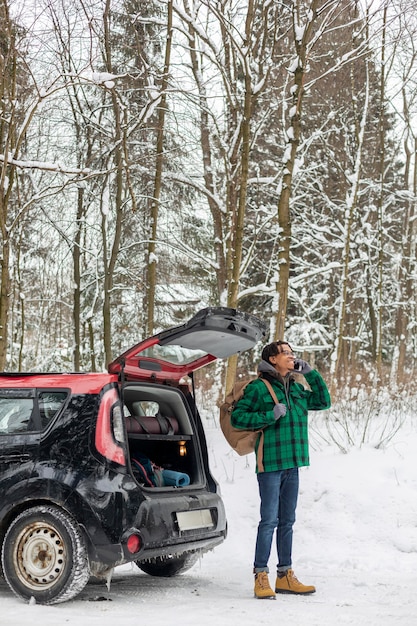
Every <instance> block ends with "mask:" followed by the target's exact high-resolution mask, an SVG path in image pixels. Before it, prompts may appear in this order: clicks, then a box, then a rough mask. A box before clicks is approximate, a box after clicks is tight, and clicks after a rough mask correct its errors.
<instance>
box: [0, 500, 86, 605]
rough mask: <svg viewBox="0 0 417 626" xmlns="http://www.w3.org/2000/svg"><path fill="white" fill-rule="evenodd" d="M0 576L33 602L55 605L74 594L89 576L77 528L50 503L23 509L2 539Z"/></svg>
mask: <svg viewBox="0 0 417 626" xmlns="http://www.w3.org/2000/svg"><path fill="white" fill-rule="evenodd" d="M2 566H3V574H4V577H5V579H6V581H7V583H8V585H9V587H10V588H11V590H12V591H13V593H14V594H15V595H16V596H18V597H20V598H23V599H24V600H30V599H31V598H33V599H34V601H35V602H36V603H37V604H57V603H59V602H65V601H67V600H70V599H71V598H73V597H74V596H76V595H77V594H78V593H80V591H81V590H82V589H83V588H84V587H85V585H86V584H87V582H88V580H89V577H90V569H89V565H88V554H87V549H86V545H85V540H84V536H83V534H82V531H81V529H80V528H79V526H78V525H77V524H76V522H75V521H74V520H73V518H72V517H71V516H70V515H68V513H66V512H65V511H63V510H61V509H59V508H57V507H55V506H51V505H44V506H43V505H40V506H35V507H32V508H30V509H27V510H26V511H23V513H21V514H20V515H19V516H18V517H16V519H14V520H13V522H12V523H11V524H10V526H9V528H8V530H7V532H6V535H5V537H4V541H3V549H2Z"/></svg>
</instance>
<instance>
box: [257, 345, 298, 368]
mask: <svg viewBox="0 0 417 626" xmlns="http://www.w3.org/2000/svg"><path fill="white" fill-rule="evenodd" d="M281 346H289V348H290V350H291V351H292V348H291V346H290V344H289V343H288V341H273V342H272V343H268V344H267V345H266V346H265V347H264V349H263V350H262V355H261V357H262V360H263V361H266V362H267V363H269V357H270V356H275V355H276V354H280V352H282V347H281Z"/></svg>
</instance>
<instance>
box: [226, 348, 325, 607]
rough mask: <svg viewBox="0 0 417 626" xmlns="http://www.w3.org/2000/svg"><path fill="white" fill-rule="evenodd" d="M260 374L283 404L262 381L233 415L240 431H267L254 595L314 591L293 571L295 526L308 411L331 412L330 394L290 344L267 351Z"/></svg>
mask: <svg viewBox="0 0 417 626" xmlns="http://www.w3.org/2000/svg"><path fill="white" fill-rule="evenodd" d="M258 371H259V376H260V378H265V379H267V380H269V381H270V383H271V385H272V387H273V389H274V391H275V394H276V396H277V399H278V404H275V403H274V400H273V399H272V396H271V394H270V393H269V391H268V389H267V387H266V385H265V384H264V383H263V382H262V380H260V378H258V379H256V380H254V381H252V382H251V383H249V385H247V387H246V388H245V392H244V395H243V397H242V398H241V399H240V400H239V401H238V402H237V403H236V406H235V408H234V410H233V412H232V417H231V421H232V425H233V426H234V427H235V428H242V429H245V430H257V429H263V431H264V442H263V469H262V470H261V469H260V468H259V467H258V465H257V467H256V472H257V479H258V484H259V495H260V499H261V510H260V513H261V519H260V522H259V525H258V533H257V538H256V547H255V560H254V567H253V572H254V574H255V597H257V598H275V593H294V594H309V593H314V592H315V590H316V589H315V587H313V586H312V585H310V586H306V585H303V584H302V583H300V581H299V580H297V578H296V577H295V575H294V572H293V570H292V539H293V525H294V522H295V510H296V507H297V497H298V486H299V479H298V468H299V467H302V466H305V465H309V452H308V411H309V410H313V411H318V410H322V409H328V408H329V407H330V395H329V391H328V389H327V386H326V383H325V382H324V380H323V378H322V377H321V375H320V374H319V372H318V371H317V370H314V369H312V368H311V367H310V365H309V364H308V363H307V362H306V361H303V360H301V359H295V358H294V353H293V351H292V349H291V346H290V345H289V344H288V343H287V342H285V341H277V342H273V343H270V344H268V345H266V346H265V347H264V349H263V351H262V361H261V363H260V364H259V367H258ZM299 374H302V375H303V376H304V377H305V381H307V383H308V385H307V386H306V385H304V384H303V383H302V382H300V380H301V381H302V380H303V379H302V377H300V376H299ZM305 381H304V382H305ZM306 387H308V388H306ZM258 445H259V439H258ZM275 528H276V544H277V553H278V565H277V577H276V582H275V592H274V590H273V589H271V586H270V584H269V580H268V573H269V568H268V560H269V556H270V553H271V545H272V539H273V534H274V531H275Z"/></svg>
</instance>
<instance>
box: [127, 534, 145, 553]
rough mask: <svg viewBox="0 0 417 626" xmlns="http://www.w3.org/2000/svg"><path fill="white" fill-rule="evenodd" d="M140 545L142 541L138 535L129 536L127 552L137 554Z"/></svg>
mask: <svg viewBox="0 0 417 626" xmlns="http://www.w3.org/2000/svg"><path fill="white" fill-rule="evenodd" d="M141 545H142V541H141V538H140V537H139V535H130V537H129V538H128V540H127V542H126V547H127V549H128V550H129V552H130V554H135V552H139V550H140V548H141Z"/></svg>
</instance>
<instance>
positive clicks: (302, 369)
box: [294, 359, 313, 374]
mask: <svg viewBox="0 0 417 626" xmlns="http://www.w3.org/2000/svg"><path fill="white" fill-rule="evenodd" d="M312 369H313V368H312V367H311V366H310V365H309V364H308V363H307V361H303V359H295V360H294V371H296V372H299V373H300V374H308V373H309V372H311V371H312Z"/></svg>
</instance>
